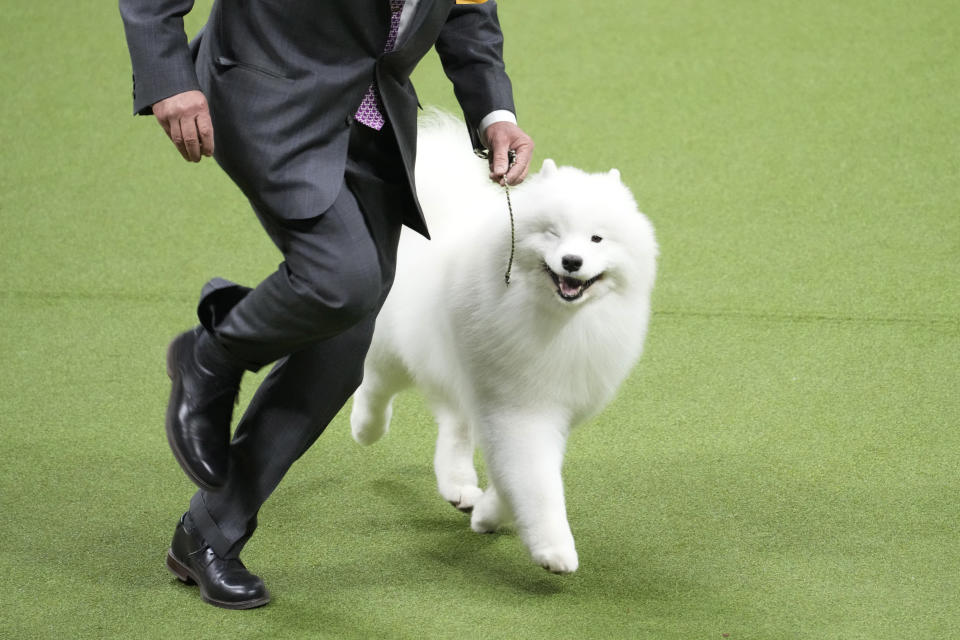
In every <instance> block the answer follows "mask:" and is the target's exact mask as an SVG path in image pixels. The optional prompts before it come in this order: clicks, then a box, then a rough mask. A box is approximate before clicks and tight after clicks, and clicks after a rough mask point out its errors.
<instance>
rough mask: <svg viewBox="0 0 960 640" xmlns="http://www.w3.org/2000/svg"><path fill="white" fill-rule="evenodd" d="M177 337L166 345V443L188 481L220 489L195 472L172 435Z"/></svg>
mask: <svg viewBox="0 0 960 640" xmlns="http://www.w3.org/2000/svg"><path fill="white" fill-rule="evenodd" d="M178 340H179V337H177V338H174V339H173V341H171V342H170V346H168V347H167V376H168V377H169V378H170V383H171V387H170V399H169V400H168V401H167V416H166V425H165V426H166V431H167V444H169V445H170V451H172V452H173V457H174V458H175V459H176V461H177V464H179V465H180V468H181V469H183V472H184V473H185V474H187V477H188V478H190V481H191V482H193V484H195V485H197V486H198V487H200V488H201V489H205V490H207V491H219V490H220V489H222V488H223V487H222V486H219V485H213V484H210V483H209V482H206V481H205V480H203V479H202V478H200V477H199V476H197V474H196V473H194V471H193V469H191V468H190V466H189V465H188V464H187V462H186V458H185V457H184V455H183V452H182V451H180V448H179V447H178V446H177V439H176V438H174V437H173V427H174V424H175V422H176V410H177V408H176V407H175V406H174V403H173V392H174V390H175V389H176V388H177V385H181V384H182V383H181V381H180V372H179V369H178V368H177V366H176V354H175V351H176V346H177V341H178Z"/></svg>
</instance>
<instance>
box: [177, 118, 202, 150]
mask: <svg viewBox="0 0 960 640" xmlns="http://www.w3.org/2000/svg"><path fill="white" fill-rule="evenodd" d="M180 133H181V135H182V136H183V148H184V150H185V151H186V152H187V155H186V158H187V160H189V161H190V162H200V158H201V157H202V156H201V155H200V134H199V133H197V117H196V116H193V115H191V116H187V117H184V118H181V119H180Z"/></svg>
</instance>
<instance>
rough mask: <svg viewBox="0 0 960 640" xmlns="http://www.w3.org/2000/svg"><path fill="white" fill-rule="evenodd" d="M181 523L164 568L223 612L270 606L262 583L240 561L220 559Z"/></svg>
mask: <svg viewBox="0 0 960 640" xmlns="http://www.w3.org/2000/svg"><path fill="white" fill-rule="evenodd" d="M186 518H187V516H184V517H183V518H181V519H180V523H179V524H177V529H176V531H174V533H173V541H172V542H171V543H170V549H169V550H168V551H167V568H168V569H170V571H171V572H172V573H173V575H175V576H176V577H177V579H178V580H180V581H181V582H184V583H186V584H196V585H197V586H199V587H200V597H201V598H203V599H204V601H206V602H209V603H210V604H212V605H214V606H216V607H223V608H224V609H253V608H254V607H262V606H263V605H265V604H267V603H268V602H270V594H269V593H267V588H266V587H265V586H263V580H261V579H260V578H258V577H257V576H255V575H253V574H252V573H250V572H249V571H247V568H246V567H245V566H243V563H242V562H240V559H239V558H229V559H224V558H221V557H220V556H218V555H217V554H216V552H214V550H213V549H211V548H210V546H209V545H208V544H207V543H206V542H204V540H203V538H201V537H200V534H199V533H197V532H196V531H193V530H192V529H190V528H189V524H186V523H184V520H186Z"/></svg>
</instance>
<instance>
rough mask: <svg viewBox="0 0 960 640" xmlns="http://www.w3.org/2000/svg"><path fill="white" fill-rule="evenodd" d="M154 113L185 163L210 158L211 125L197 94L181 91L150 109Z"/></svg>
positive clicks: (202, 102)
mask: <svg viewBox="0 0 960 640" xmlns="http://www.w3.org/2000/svg"><path fill="white" fill-rule="evenodd" d="M153 113H154V115H156V116H157V121H159V122H160V126H162V127H163V130H164V131H165V132H166V133H167V135H168V136H169V137H170V140H171V141H172V142H173V144H174V146H176V147H177V151H179V152H180V155H181V156H183V159H184V160H189V161H191V162H199V161H200V159H201V158H202V157H203V156H211V155H213V123H212V121H211V120H210V108H209V107H208V106H207V99H206V97H204V95H203V93H202V92H200V91H195V90H191V91H184V92H183V93H178V94H175V95H172V96H170V97H169V98H164V99H163V100H160V101H158V102H156V103H154V105H153Z"/></svg>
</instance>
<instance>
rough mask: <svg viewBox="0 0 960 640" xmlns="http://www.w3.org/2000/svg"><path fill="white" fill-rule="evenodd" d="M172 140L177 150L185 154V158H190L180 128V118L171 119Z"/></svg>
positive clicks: (182, 154)
mask: <svg viewBox="0 0 960 640" xmlns="http://www.w3.org/2000/svg"><path fill="white" fill-rule="evenodd" d="M168 124H169V126H170V140H172V141H173V144H174V146H175V147H176V148H177V151H179V152H180V155H181V156H183V159H184V160H189V159H190V156H188V155H187V148H186V147H185V146H184V144H183V132H182V131H181V130H180V120H176V119H174V120H170V121H169V123H168Z"/></svg>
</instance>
